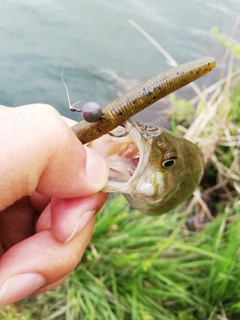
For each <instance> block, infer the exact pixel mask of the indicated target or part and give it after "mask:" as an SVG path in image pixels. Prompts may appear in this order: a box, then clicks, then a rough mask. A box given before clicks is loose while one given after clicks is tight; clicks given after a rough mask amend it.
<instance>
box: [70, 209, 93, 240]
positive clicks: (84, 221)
mask: <svg viewBox="0 0 240 320" xmlns="http://www.w3.org/2000/svg"><path fill="white" fill-rule="evenodd" d="M95 213H96V212H95V211H94V210H92V211H87V212H85V213H84V214H83V215H82V216H81V218H79V220H78V221H77V223H76V225H75V227H74V229H73V232H72V233H71V235H70V236H69V237H68V238H67V240H66V241H65V243H67V242H69V241H70V240H72V239H73V238H74V237H76V235H77V234H78V233H79V232H81V231H82V230H83V229H84V228H85V227H86V225H87V224H88V222H89V221H90V220H91V218H92V217H93V216H94V215H95Z"/></svg>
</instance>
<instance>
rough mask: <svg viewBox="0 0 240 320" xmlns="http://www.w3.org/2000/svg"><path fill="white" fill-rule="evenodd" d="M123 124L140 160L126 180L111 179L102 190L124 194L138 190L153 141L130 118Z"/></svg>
mask: <svg viewBox="0 0 240 320" xmlns="http://www.w3.org/2000/svg"><path fill="white" fill-rule="evenodd" d="M122 126H124V127H125V129H126V131H127V133H128V134H129V135H130V137H131V139H132V140H133V142H134V144H135V145H136V146H137V148H138V151H139V162H138V164H137V166H136V168H135V170H134V172H133V174H132V176H131V177H130V178H129V179H128V180H127V181H124V182H119V181H114V180H109V181H108V183H107V185H106V186H105V187H104V189H103V190H102V191H103V192H120V193H123V194H132V193H135V192H136V189H137V180H138V179H139V178H140V177H141V175H142V173H143V171H144V170H145V169H146V167H147V165H148V157H149V154H150V150H151V142H150V141H149V139H146V138H144V135H143V132H142V131H140V128H139V129H138V127H137V125H136V124H135V123H134V122H132V121H131V120H130V119H129V120H128V121H125V122H124V123H123V124H122Z"/></svg>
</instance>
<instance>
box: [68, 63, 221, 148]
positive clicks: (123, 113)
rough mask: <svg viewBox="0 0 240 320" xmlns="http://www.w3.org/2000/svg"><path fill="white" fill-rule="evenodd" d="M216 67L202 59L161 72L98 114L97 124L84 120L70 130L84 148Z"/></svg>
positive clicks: (214, 64)
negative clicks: (86, 144)
mask: <svg viewBox="0 0 240 320" xmlns="http://www.w3.org/2000/svg"><path fill="white" fill-rule="evenodd" d="M215 66H216V61H215V59H214V58H203V59H198V60H194V61H191V62H187V63H185V64H182V65H179V66H177V67H175V68H172V69H170V70H168V71H165V72H162V73H160V74H159V75H157V76H155V77H153V78H151V79H149V80H147V81H146V82H143V83H141V84H139V85H138V86H136V87H135V88H133V89H131V90H129V91H128V92H126V93H125V94H123V95H121V96H120V97H119V98H117V99H116V100H114V101H112V102H111V103H110V104H109V105H107V106H106V107H105V108H104V109H103V110H102V113H99V120H97V119H95V120H96V121H95V122H93V123H90V122H87V121H85V120H83V121H81V122H79V123H77V124H76V125H74V126H73V127H72V130H73V131H74V133H75V134H76V136H77V137H78V139H79V140H80V141H81V142H82V143H84V144H85V143H88V142H90V141H92V140H95V139H97V138H99V137H101V136H102V135H104V134H106V133H108V132H109V131H112V130H113V129H114V128H116V127H117V126H119V125H121V124H122V123H123V122H124V121H126V120H128V119H129V118H131V117H132V116H133V115H135V114H136V113H138V112H140V111H141V110H143V109H145V108H147V107H148V106H150V105H151V104H153V103H154V102H156V101H157V100H159V99H161V98H163V97H165V96H167V95H168V94H170V93H172V92H173V91H176V90H178V89H180V88H182V87H184V86H185V85H187V84H189V83H190V82H192V81H194V80H196V79H198V78H200V77H202V76H204V75H205V74H207V73H208V72H210V71H211V70H212V69H214V67H215Z"/></svg>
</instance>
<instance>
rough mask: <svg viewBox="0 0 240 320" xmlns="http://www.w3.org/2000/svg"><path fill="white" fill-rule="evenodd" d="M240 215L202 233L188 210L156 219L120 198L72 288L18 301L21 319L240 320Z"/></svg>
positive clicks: (98, 229) (236, 210)
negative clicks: (190, 225) (192, 226)
mask: <svg viewBox="0 0 240 320" xmlns="http://www.w3.org/2000/svg"><path fill="white" fill-rule="evenodd" d="M239 215H240V204H236V206H234V207H232V208H231V209H229V210H227V211H226V212H224V213H222V214H221V215H219V216H218V217H217V218H215V219H214V221H212V222H209V223H207V224H206V226H205V228H204V229H203V230H202V231H201V232H198V233H196V232H191V231H188V230H187V228H186V227H185V223H186V220H187V217H188V215H187V213H186V212H183V213H179V212H178V211H175V212H173V213H170V214H167V215H163V216H160V217H148V216H144V215H143V214H141V213H139V212H136V211H131V210H129V208H128V206H127V205H126V202H125V200H124V198H123V197H121V196H117V197H115V198H113V199H111V200H110V201H109V202H108V203H107V205H106V206H105V208H104V209H103V210H102V211H101V212H100V213H99V214H98V218H97V223H96V225H95V231H94V234H93V237H92V240H91V242H90V244H89V246H88V248H87V250H86V252H85V255H84V257H83V260H82V262H81V263H80V264H79V266H78V267H77V269H76V270H75V271H74V272H73V273H72V274H71V275H70V277H69V279H68V280H67V281H66V283H65V284H64V285H63V286H62V287H61V288H60V289H57V290H56V291H54V292H48V293H46V294H43V295H41V296H39V297H37V298H31V299H28V300H25V301H24V302H20V303H16V304H15V305H14V308H15V310H21V314H22V315H24V316H22V318H21V316H19V315H18V319H46V320H47V319H48V320H50V319H68V320H76V319H86V320H90V319H91V320H95V319H96V320H97V319H99V320H100V319H106V320H107V319H109V320H110V319H111V320H120V319H136V320H138V319H144V320H145V319H146V320H149V319H159V320H165V319H166V320H167V319H168V320H169V319H181V320H191V319H199V320H201V319H202V320H206V319H218V318H217V316H218V315H219V316H220V315H221V316H223V315H224V314H227V315H228V317H229V318H228V319H238V318H240V302H239V297H240V281H239V279H240V264H239V260H240V251H239V248H240V236H239V230H240V217H239ZM33 306H34V307H33ZM3 310H4V308H3ZM26 312H27V313H26ZM30 313H31V314H30ZM26 314H28V315H29V317H26ZM0 315H1V316H2V319H4V317H3V315H4V312H3V311H1V312H0ZM15 317H16V315H15ZM24 317H25V318H24ZM8 319H15V318H14V316H13V317H12V318H11V317H10V316H8Z"/></svg>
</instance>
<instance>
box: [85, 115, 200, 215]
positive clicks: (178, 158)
mask: <svg viewBox="0 0 240 320" xmlns="http://www.w3.org/2000/svg"><path fill="white" fill-rule="evenodd" d="M88 146H89V147H91V148H93V149H94V150H96V151H97V152H99V153H100V154H101V155H102V156H103V157H104V158H105V159H106V162H107V163H108V166H109V172H110V173H109V180H108V183H107V185H106V186H105V187H104V189H103V190H102V191H103V192H118V193H122V194H123V195H124V196H125V197H126V199H127V200H128V202H129V203H130V204H131V205H132V207H134V208H135V209H138V210H140V211H141V212H144V213H146V214H150V215H160V214H163V213H166V212H168V211H171V210H172V209H174V208H175V207H176V206H178V205H179V204H180V203H182V202H183V201H184V200H186V199H187V198H188V197H189V196H190V195H191V194H192V193H193V191H194V190H195V189H196V187H197V185H198V184H199V182H200V180H201V177H202V174H203V168H204V163H203V157H202V153H201V151H200V149H199V148H198V147H197V146H195V145H194V144H193V143H192V142H190V141H188V140H186V139H184V138H182V137H178V136H176V135H175V134H174V133H172V132H171V131H168V130H167V129H165V128H163V127H161V126H155V125H154V124H151V123H150V124H142V123H139V122H136V123H133V122H132V121H131V120H128V121H126V122H125V123H124V124H123V126H119V127H117V128H116V129H114V130H113V131H112V132H110V133H109V134H106V135H104V136H102V137H100V138H98V139H96V140H94V141H92V142H90V143H89V144H88ZM169 159H170V163H171V161H172V162H173V163H174V165H171V166H170V167H168V166H167V167H166V166H164V164H166V161H169Z"/></svg>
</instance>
